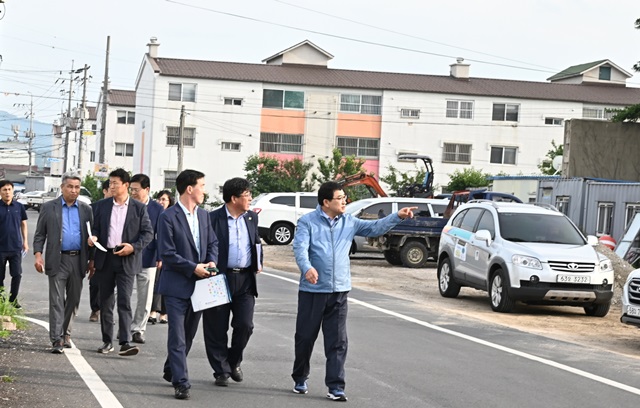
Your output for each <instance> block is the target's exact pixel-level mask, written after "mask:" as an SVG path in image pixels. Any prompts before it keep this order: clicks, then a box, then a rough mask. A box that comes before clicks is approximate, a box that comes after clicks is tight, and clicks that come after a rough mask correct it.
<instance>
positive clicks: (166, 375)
mask: <svg viewBox="0 0 640 408" xmlns="http://www.w3.org/2000/svg"><path fill="white" fill-rule="evenodd" d="M162 379H163V380H165V381H166V382H173V377H172V376H171V373H168V372H166V371H165V372H164V373H162Z"/></svg>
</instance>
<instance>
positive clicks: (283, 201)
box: [269, 195, 296, 207]
mask: <svg viewBox="0 0 640 408" xmlns="http://www.w3.org/2000/svg"><path fill="white" fill-rule="evenodd" d="M269 202H270V203H271V204H280V205H286V206H289V207H295V206H296V197H295V196H292V195H291V196H277V197H273V198H272V199H271V200H269Z"/></svg>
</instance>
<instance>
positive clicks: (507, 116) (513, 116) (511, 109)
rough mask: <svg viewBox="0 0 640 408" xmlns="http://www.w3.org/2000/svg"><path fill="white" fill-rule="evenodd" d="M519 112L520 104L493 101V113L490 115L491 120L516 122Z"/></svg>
mask: <svg viewBox="0 0 640 408" xmlns="http://www.w3.org/2000/svg"><path fill="white" fill-rule="evenodd" d="M519 112H520V105H514V104H509V103H494V104H493V115H492V117H491V120H498V121H506V122H517V121H518V113H519Z"/></svg>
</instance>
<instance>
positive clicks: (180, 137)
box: [178, 105, 185, 174]
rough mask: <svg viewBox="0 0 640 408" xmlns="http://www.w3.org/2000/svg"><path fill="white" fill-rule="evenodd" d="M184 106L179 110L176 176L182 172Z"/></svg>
mask: <svg viewBox="0 0 640 408" xmlns="http://www.w3.org/2000/svg"><path fill="white" fill-rule="evenodd" d="M184 117H185V112H184V105H182V109H180V131H179V132H180V133H178V174H180V172H181V171H182V160H183V159H184Z"/></svg>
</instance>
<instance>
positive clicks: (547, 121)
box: [544, 118, 564, 126]
mask: <svg viewBox="0 0 640 408" xmlns="http://www.w3.org/2000/svg"><path fill="white" fill-rule="evenodd" d="M563 123H564V119H560V118H544V124H545V125H555V126H562V124H563Z"/></svg>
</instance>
